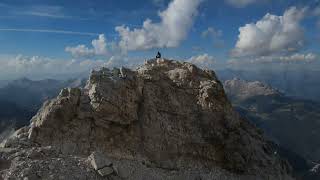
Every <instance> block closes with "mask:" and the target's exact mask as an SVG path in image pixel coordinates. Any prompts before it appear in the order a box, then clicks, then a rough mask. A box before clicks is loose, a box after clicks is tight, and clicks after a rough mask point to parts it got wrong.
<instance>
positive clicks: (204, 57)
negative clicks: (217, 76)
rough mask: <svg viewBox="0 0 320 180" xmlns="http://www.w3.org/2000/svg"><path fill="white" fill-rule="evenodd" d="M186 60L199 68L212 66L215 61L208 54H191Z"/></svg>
mask: <svg viewBox="0 0 320 180" xmlns="http://www.w3.org/2000/svg"><path fill="white" fill-rule="evenodd" d="M188 61H189V62H191V63H193V64H195V65H197V66H199V67H201V68H212V67H213V66H214V64H215V63H216V61H215V58H214V57H213V56H210V55H209V54H201V55H198V56H192V57H191V58H190V59H188Z"/></svg>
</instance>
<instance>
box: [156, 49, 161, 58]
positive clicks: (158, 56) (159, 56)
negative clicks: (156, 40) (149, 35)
mask: <svg viewBox="0 0 320 180" xmlns="http://www.w3.org/2000/svg"><path fill="white" fill-rule="evenodd" d="M156 58H157V59H158V58H161V54H160V52H159V51H158V54H157V56H156Z"/></svg>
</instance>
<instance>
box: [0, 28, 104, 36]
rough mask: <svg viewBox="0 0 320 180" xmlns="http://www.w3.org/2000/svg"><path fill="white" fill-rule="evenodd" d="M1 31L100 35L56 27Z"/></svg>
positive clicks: (4, 29) (3, 29)
mask: <svg viewBox="0 0 320 180" xmlns="http://www.w3.org/2000/svg"><path fill="white" fill-rule="evenodd" d="M0 31H11V32H12V31H13V32H38V33H55V34H71V35H81V36H98V35H99V34H98V33H90V32H77V31H65V30H56V29H13V28H0Z"/></svg>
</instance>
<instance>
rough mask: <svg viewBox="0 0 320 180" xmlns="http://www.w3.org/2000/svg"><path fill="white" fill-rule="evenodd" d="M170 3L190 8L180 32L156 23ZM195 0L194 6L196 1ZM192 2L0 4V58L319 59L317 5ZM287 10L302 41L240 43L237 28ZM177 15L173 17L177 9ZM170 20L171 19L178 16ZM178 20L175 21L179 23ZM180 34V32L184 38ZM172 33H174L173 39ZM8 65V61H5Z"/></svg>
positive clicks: (306, 1) (313, 0) (11, 0)
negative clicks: (256, 45)
mask: <svg viewBox="0 0 320 180" xmlns="http://www.w3.org/2000/svg"><path fill="white" fill-rule="evenodd" d="M173 1H177V2H176V3H177V6H178V7H177V6H173V7H172V8H173V9H174V8H179V6H183V8H184V9H187V8H189V10H188V11H186V12H182V13H186V14H183V15H182V17H180V18H182V19H183V18H184V17H188V15H190V18H189V19H188V18H187V19H184V20H185V21H187V23H185V24H184V23H182V27H181V28H180V27H176V26H175V25H174V24H169V25H167V24H166V23H161V22H162V21H164V22H166V20H163V19H162V18H161V17H159V15H158V12H166V11H167V10H168V9H169V7H170V4H173ZM178 1H179V2H178ZM195 1H199V2H198V3H194V2H195ZM195 1H190V0H185V1H183V0H135V1H129V0H108V1H106V0H92V1H87V0H78V1H76V2H75V1H71V0H55V1H53V0H1V1H0V22H1V23H0V42H1V43H0V56H2V57H7V56H13V57H15V56H18V55H20V56H21V55H22V56H23V57H25V58H26V59H28V60H29V59H31V58H32V57H34V56H37V57H38V56H39V57H43V58H50V59H52V61H54V60H57V59H59V60H61V59H63V60H64V61H69V60H70V61H71V60H75V59H76V60H78V59H79V61H80V60H83V59H86V60H88V59H90V60H91V61H96V60H102V61H103V60H105V61H109V59H110V58H113V59H114V60H113V61H116V59H117V58H115V57H118V58H119V57H121V58H122V59H130V58H132V59H139V58H140V59H143V58H147V57H153V56H154V54H155V52H156V51H158V50H161V52H162V53H163V54H164V56H165V57H170V58H171V57H172V58H178V59H185V60H193V61H194V62H198V61H201V62H202V61H214V62H220V63H226V62H228V61H230V60H233V61H237V62H245V61H246V60H249V59H255V60H256V59H259V60H260V59H261V57H263V59H266V58H267V59H281V62H283V60H284V59H286V58H287V60H288V61H289V59H290V58H291V57H292V58H293V57H299V56H298V55H301V56H300V57H302V58H298V59H299V60H300V59H302V61H303V59H304V58H303V57H311V55H310V56H307V55H308V54H311V53H312V55H313V56H312V58H309V59H312V60H315V59H316V60H318V54H319V53H320V52H319V49H320V48H319V39H320V34H319V30H320V23H319V22H320V9H318V11H319V12H318V11H317V8H319V7H320V6H319V5H320V4H319V2H318V1H317V0H240V1H235V0H202V1H201V0H195ZM188 4H189V5H188ZM184 6H186V7H184ZM292 7H295V8H296V9H295V11H294V12H295V13H296V14H297V13H299V12H302V11H303V15H301V16H303V17H301V18H300V19H296V20H294V21H295V22H293V23H297V24H295V26H296V28H298V29H299V28H301V29H299V30H301V32H299V31H298V30H297V31H295V30H292V31H291V32H289V33H288V34H289V35H292V36H294V37H296V36H299V35H301V38H299V39H298V38H297V39H296V40H295V41H286V42H284V44H282V45H279V46H278V45H276V46H277V49H276V50H275V49H274V48H271V49H268V48H265V49H256V48H253V47H250V44H254V43H256V42H244V40H245V39H240V38H239V35H240V32H239V28H240V27H244V26H245V25H246V24H250V23H253V24H255V23H257V22H258V21H260V20H262V18H263V17H264V16H265V15H266V14H267V13H270V14H272V15H275V16H279V17H280V16H283V15H284V14H285V12H287V11H289V10H290V8H292ZM176 11H177V12H178V10H176ZM167 12H168V13H167V14H169V15H168V16H169V17H168V18H167V19H169V20H167V21H168V22H171V19H170V18H171V17H173V16H175V15H174V14H173V15H172V12H175V10H173V11H167ZM317 12H318V13H317ZM170 13H171V14H170ZM188 13H190V14H188ZM292 16H295V15H292ZM147 19H150V20H152V23H151V26H152V28H155V29H157V28H159V27H160V28H169V29H172V30H171V35H170V34H169V35H168V34H166V32H165V31H166V30H162V31H161V32H158V30H146V29H145V28H143V27H142V23H143V22H145V21H146V20H147ZM164 19H165V18H164ZM178 20H179V19H178ZM172 21H173V22H176V19H173V20H172ZM279 22H281V20H279ZM178 23H179V24H180V22H179V21H178ZM290 23H291V22H290ZM290 23H289V24H290ZM121 25H124V28H125V27H129V28H130V29H129V30H125V29H123V30H122V32H124V33H127V34H129V35H128V36H127V35H121V33H120V31H119V30H116V29H115V28H116V27H119V26H121ZM283 26H286V25H283ZM288 26H290V25H288ZM277 27H278V26H277ZM133 28H137V29H138V30H141V31H139V33H140V34H139V33H138V35H137V34H134V33H133ZM254 29H256V28H255V27H252V29H250V28H248V29H246V30H247V31H244V32H242V35H245V33H249V32H252V30H254ZM280 29H281V27H280ZM280 29H279V31H282V30H283V29H286V27H282V30H280ZM145 31H146V32H145ZM154 31H155V32H154ZM206 31H207V33H206ZM302 31H303V32H302ZM152 33H153V34H152ZM157 33H158V34H159V35H161V36H163V38H162V37H160V38H159V37H156V36H155V34H157ZM168 33H169V32H168ZM184 33H185V35H183V34H184ZM290 33H291V34H290ZM99 34H103V35H104V37H103V38H102V39H100V40H101V41H103V42H101V43H104V41H106V46H107V47H106V51H103V50H102V51H100V52H97V51H96V49H94V48H93V47H92V41H93V40H94V39H98V36H99ZM172 34H177V36H178V37H175V36H173V35H172ZM179 34H181V37H179ZM276 34H278V32H273V35H274V36H276ZM273 35H270V38H272V37H274V36H273ZM289 35H288V37H287V35H284V34H282V36H281V37H280V40H279V41H282V40H283V36H285V37H286V38H291V37H290V36H289ZM302 35H303V37H302ZM167 36H168V37H167ZM246 36H247V35H246ZM265 36H266V37H265V38H268V36H269V34H268V33H267V35H265ZM141 37H144V38H147V39H148V38H149V39H151V40H150V42H142V44H132V43H134V41H137V39H136V38H141ZM249 37H254V39H255V40H257V41H258V40H259V37H258V38H257V36H255V34H253V35H252V34H251V35H250V34H249ZM166 38H167V39H166ZM239 41H241V42H242V41H243V43H247V44H243V43H242V44H241V43H240V44H241V45H239V48H236V46H237V42H239ZM266 41H267V40H266ZM300 41H303V45H302V44H300ZM99 42H100V41H99ZM121 42H124V44H125V45H124V44H123V45H122V46H121V45H120V43H121ZM152 43H154V44H152ZM262 43H263V45H270V42H262ZM268 43H269V44H268ZM301 43H302V42H301ZM130 44H131V45H130ZM248 44H249V45H248ZM271 44H274V43H271ZM79 45H84V47H85V48H87V49H85V48H84V49H85V50H86V52H83V48H82V49H79V47H78V46H79ZM102 45H103V44H102ZM259 45H261V44H259ZM67 47H70V48H69V51H68V50H66V48H67ZM72 48H73V49H72ZM110 48H113V49H112V50H111V49H110ZM285 48H287V49H294V50H293V52H291V50H290V51H289V50H288V51H287V49H285ZM123 49H125V50H123ZM284 49H285V50H284ZM80 50H82V51H81V52H82V55H83V53H84V54H85V55H84V57H83V56H82V55H79V52H80ZM71 51H72V52H73V53H71ZM244 51H252V52H255V51H256V53H252V54H249V55H248V54H246V53H244ZM233 52H235V53H233ZM77 53H78V54H77ZM235 54H236V55H235ZM204 55H206V56H204ZM293 55H296V56H293ZM303 55H304V56H303ZM191 57H193V58H191ZM201 57H202V58H201ZM280 57H281V58H280ZM7 59H8V58H7ZM13 59H14V58H13ZM15 59H17V58H15ZM38 59H40V58H38ZM242 59H244V60H242ZM293 59H294V58H293ZM305 59H307V58H305ZM8 61H9V60H6V62H7V63H8ZM39 61H40V60H39ZM127 61H129V60H127ZM270 61H271V60H270ZM201 62H200V63H201ZM272 62H273V61H272ZM125 63H126V62H125ZM3 64H4V63H3ZM120 64H121V63H120ZM207 64H208V62H207ZM218 64H219V63H218ZM3 76H4V75H3Z"/></svg>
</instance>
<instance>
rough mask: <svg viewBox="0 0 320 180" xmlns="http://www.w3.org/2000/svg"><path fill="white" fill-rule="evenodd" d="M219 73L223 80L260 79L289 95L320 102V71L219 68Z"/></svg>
mask: <svg viewBox="0 0 320 180" xmlns="http://www.w3.org/2000/svg"><path fill="white" fill-rule="evenodd" d="M217 74H218V77H219V78H220V79H221V80H223V81H226V80H230V79H234V78H240V79H243V80H246V81H260V82H262V83H264V84H269V85H271V86H272V87H274V88H277V89H278V90H280V91H281V92H283V93H285V94H286V95H287V96H293V97H297V98H300V99H308V100H312V101H317V102H320V93H319V92H320V81H319V75H320V71H304V70H299V71H298V70H286V71H285V70H283V71H263V70H261V71H259V70H251V71H248V70H234V69H224V70H218V71H217Z"/></svg>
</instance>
